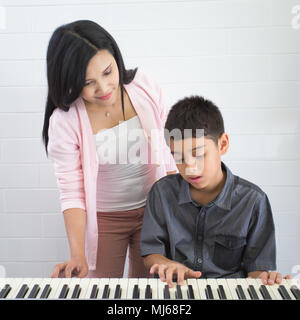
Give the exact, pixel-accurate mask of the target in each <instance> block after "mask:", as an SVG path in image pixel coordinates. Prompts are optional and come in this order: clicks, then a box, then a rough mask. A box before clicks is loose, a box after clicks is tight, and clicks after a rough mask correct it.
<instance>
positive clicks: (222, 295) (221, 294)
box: [218, 284, 227, 300]
mask: <svg viewBox="0 0 300 320" xmlns="http://www.w3.org/2000/svg"><path fill="white" fill-rule="evenodd" d="M218 293H219V297H220V299H221V300H227V297H226V293H225V290H224V287H223V286H222V285H221V284H220V285H219V286H218Z"/></svg>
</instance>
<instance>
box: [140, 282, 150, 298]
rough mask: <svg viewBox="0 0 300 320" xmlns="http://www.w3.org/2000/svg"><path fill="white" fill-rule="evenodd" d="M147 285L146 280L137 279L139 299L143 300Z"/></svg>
mask: <svg viewBox="0 0 300 320" xmlns="http://www.w3.org/2000/svg"><path fill="white" fill-rule="evenodd" d="M147 284H148V280H147V278H139V279H138V285H139V289H140V299H145V294H146V287H147Z"/></svg>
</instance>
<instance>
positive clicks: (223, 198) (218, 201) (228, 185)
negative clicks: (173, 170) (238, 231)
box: [178, 162, 234, 210]
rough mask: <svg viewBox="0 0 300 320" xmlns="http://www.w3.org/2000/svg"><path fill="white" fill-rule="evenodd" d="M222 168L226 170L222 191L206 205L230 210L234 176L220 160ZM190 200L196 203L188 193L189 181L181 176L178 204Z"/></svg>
mask: <svg viewBox="0 0 300 320" xmlns="http://www.w3.org/2000/svg"><path fill="white" fill-rule="evenodd" d="M221 166H222V170H223V171H225V172H226V181H225V185H224V187H223V189H222V191H221V192H220V193H219V194H218V196H217V197H216V198H215V199H214V200H212V201H211V202H209V203H207V204H206V205H205V206H206V207H211V206H212V205H216V206H218V207H220V208H222V209H225V210H230V209H231V194H232V191H233V187H234V176H233V174H232V172H231V171H230V169H229V168H228V167H227V166H226V165H225V164H224V163H223V162H221ZM188 202H192V203H193V204H194V205H196V202H195V201H193V199H192V198H191V194H190V188H189V183H188V182H187V181H185V180H184V179H183V178H181V186H180V189H179V195H178V204H179V205H181V204H184V203H188ZM199 206H200V205H199Z"/></svg>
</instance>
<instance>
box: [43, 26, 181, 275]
mask: <svg viewBox="0 0 300 320" xmlns="http://www.w3.org/2000/svg"><path fill="white" fill-rule="evenodd" d="M47 78H48V97H47V104H46V110H45V117H44V127H43V141H44V144H45V148H46V152H47V154H48V156H49V157H50V158H51V159H52V160H53V162H54V168H55V175H56V177H57V183H58V187H59V190H60V199H61V209H62V212H63V213H64V220H65V226H66V231H67V236H68V241H69V246H70V259H69V260H68V261H65V262H63V263H60V264H58V265H56V266H55V268H54V270H53V273H52V277H58V276H64V277H71V276H72V275H73V276H74V275H75V276H77V277H85V276H88V277H111V278H120V277H122V275H123V270H124V262H125V258H126V252H127V248H128V246H129V277H147V275H148V272H147V270H146V269H145V267H144V264H143V262H142V259H141V257H140V252H139V238H140V231H141V225H142V219H143V212H144V208H145V203H146V197H147V193H148V191H149V190H150V188H151V186H152V185H153V183H154V182H155V181H156V180H157V179H159V178H161V177H163V176H164V175H166V174H170V173H175V172H176V170H177V169H176V165H175V163H174V162H173V161H172V157H171V156H170V151H169V149H168V147H167V145H166V143H165V141H164V139H163V134H156V135H155V137H156V139H151V136H152V131H153V130H156V131H159V132H161V131H162V130H163V128H164V123H165V119H166V116H167V113H168V110H167V109H166V108H165V106H164V104H163V102H162V97H161V90H160V88H159V87H158V86H157V84H156V83H155V82H154V81H153V80H151V79H150V78H149V77H147V76H146V75H145V74H144V73H142V72H140V71H139V70H138V69H137V68H136V69H134V70H126V69H125V66H124V62H123V59H122V56H121V53H120V50H119V48H118V46H117V44H116V42H115V40H114V39H113V38H112V36H111V35H110V34H109V33H108V32H107V31H105V30H104V29H103V28H102V27H101V26H99V25H98V24H96V23H94V22H92V21H88V20H81V21H75V22H73V23H70V24H67V25H63V26H61V27H59V28H57V29H56V30H55V32H54V33H53V35H52V37H51V39H50V42H49V46H48V51H47ZM137 130H139V132H140V131H142V132H143V133H144V135H143V136H139V138H140V139H139V140H140V141H139V146H140V148H139V150H138V152H140V154H139V155H141V150H143V151H146V152H143V156H144V158H143V159H146V160H147V161H146V162H145V161H144V162H143V161H142V163H141V161H140V162H138V163H137V162H136V161H133V162H134V163H131V162H130V161H129V163H128V161H125V162H124V161H120V159H123V160H124V159H125V160H128V153H129V154H131V155H132V154H133V153H134V157H133V158H135V160H136V158H138V159H139V157H137V154H138V152H132V150H135V151H136V146H135V145H133V144H132V139H131V140H130V139H129V138H128V137H129V135H130V132H131V133H132V132H136V131H137ZM127 131H128V136H127V134H126V132H127ZM105 136H108V137H109V139H108V141H107V139H106V142H105V143H104V142H103V141H104V140H105V139H104V138H105ZM124 138H125V140H124ZM124 141H125V142H126V143H124ZM112 142H114V144H113V143H112ZM116 142H117V143H119V147H117V148H116ZM108 146H109V148H108ZM120 146H123V147H122V148H120ZM124 146H126V147H125V148H124ZM104 149H106V150H104ZM110 151H112V153H110ZM107 153H108V154H109V155H108V157H107ZM112 155H115V157H113V156H112ZM153 158H155V159H156V160H154V161H153ZM157 159H160V160H157ZM107 160H109V161H107ZM114 160H116V161H115V162H114ZM158 161H159V162H158Z"/></svg>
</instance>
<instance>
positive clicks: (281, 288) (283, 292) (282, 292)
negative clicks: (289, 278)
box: [278, 284, 292, 300]
mask: <svg viewBox="0 0 300 320" xmlns="http://www.w3.org/2000/svg"><path fill="white" fill-rule="evenodd" d="M278 291H279V293H280V295H281V296H282V298H283V299H284V300H292V298H291V297H290V295H289V293H288V292H287V290H286V288H285V286H283V285H282V284H281V285H280V286H279V287H278Z"/></svg>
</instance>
